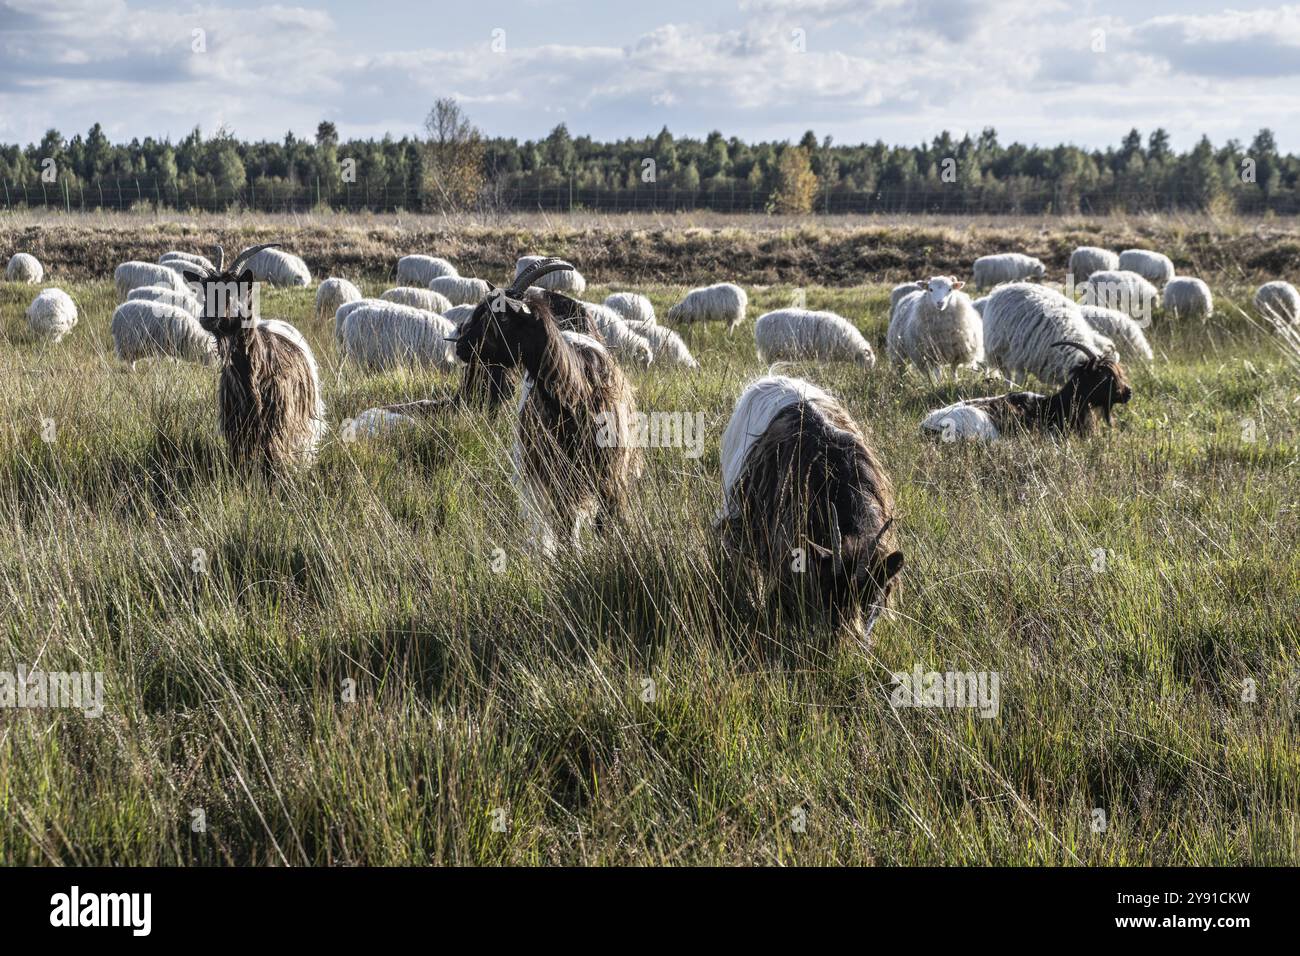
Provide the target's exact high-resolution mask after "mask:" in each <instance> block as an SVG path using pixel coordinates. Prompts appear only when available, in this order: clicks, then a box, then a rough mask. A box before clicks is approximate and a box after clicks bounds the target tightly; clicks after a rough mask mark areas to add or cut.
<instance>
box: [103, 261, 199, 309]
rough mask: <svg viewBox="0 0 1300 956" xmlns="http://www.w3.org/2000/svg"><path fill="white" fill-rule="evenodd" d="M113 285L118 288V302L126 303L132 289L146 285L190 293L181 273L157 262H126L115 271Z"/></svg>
mask: <svg viewBox="0 0 1300 956" xmlns="http://www.w3.org/2000/svg"><path fill="white" fill-rule="evenodd" d="M113 285H114V286H116V287H117V301H118V302H125V301H126V297H127V295H128V294H129V293H130V291H131V290H132V289H139V288H140V287H141V286H146V285H160V286H162V287H163V288H166V289H175V290H176V291H177V292H188V291H189V286H188V285H187V284H186V282H185V279H184V278H183V277H182V276H181V274H180V273H179V272H176V271H174V270H172V269H169V268H167V267H166V266H160V265H158V264H157V263H156V262H137V261H132V262H124V263H122V264H121V265H120V266H118V267H117V268H116V269H114V270H113Z"/></svg>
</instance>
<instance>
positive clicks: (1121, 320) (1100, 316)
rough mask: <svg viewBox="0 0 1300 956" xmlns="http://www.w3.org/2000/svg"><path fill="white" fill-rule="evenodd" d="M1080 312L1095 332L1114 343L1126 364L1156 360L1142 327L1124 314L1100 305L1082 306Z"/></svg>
mask: <svg viewBox="0 0 1300 956" xmlns="http://www.w3.org/2000/svg"><path fill="white" fill-rule="evenodd" d="M1079 311H1080V312H1081V313H1082V314H1083V320H1084V321H1085V322H1087V323H1088V324H1089V325H1090V326H1092V328H1093V330H1094V331H1097V332H1100V333H1101V334H1102V335H1104V336H1105V337H1106V338H1108V339H1110V340H1111V342H1112V343H1114V345H1115V349H1116V351H1117V352H1118V355H1119V358H1121V359H1123V360H1124V361H1126V362H1127V361H1129V360H1131V359H1139V360H1141V361H1143V362H1150V361H1151V360H1152V359H1154V358H1155V353H1154V352H1152V351H1151V343H1150V342H1148V341H1147V337H1146V333H1144V332H1143V331H1142V326H1140V325H1138V324H1137V322H1136V321H1134V320H1133V319H1132V318H1131V317H1129V316H1127V315H1125V314H1124V313H1123V312H1119V311H1117V310H1115V309H1103V308H1102V307H1101V306H1099V305H1081V306H1079Z"/></svg>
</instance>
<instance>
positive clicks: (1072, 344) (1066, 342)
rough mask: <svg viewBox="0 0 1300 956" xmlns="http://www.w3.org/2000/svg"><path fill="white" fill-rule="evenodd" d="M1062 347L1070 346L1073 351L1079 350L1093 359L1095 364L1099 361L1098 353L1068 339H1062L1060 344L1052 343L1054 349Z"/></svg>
mask: <svg viewBox="0 0 1300 956" xmlns="http://www.w3.org/2000/svg"><path fill="white" fill-rule="evenodd" d="M1061 346H1069V347H1070V348H1072V349H1078V350H1079V351H1080V352H1082V353H1083V354H1084V355H1086V356H1088V358H1090V359H1092V360H1093V361H1094V362H1095V361H1097V359H1098V355H1097V353H1096V352H1094V351H1093V350H1092V349H1090V348H1088V347H1087V346H1086V345H1081V344H1080V343H1078V342H1071V341H1069V340H1068V339H1061V341H1059V342H1053V343H1052V347H1053V348H1060V347H1061Z"/></svg>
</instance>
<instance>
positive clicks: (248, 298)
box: [184, 242, 277, 338]
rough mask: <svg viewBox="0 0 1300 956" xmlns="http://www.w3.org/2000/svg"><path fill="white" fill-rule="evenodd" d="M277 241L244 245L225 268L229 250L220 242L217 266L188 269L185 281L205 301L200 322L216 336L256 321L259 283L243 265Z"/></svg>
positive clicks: (250, 325)
mask: <svg viewBox="0 0 1300 956" xmlns="http://www.w3.org/2000/svg"><path fill="white" fill-rule="evenodd" d="M276 245H277V243H273V242H271V243H266V244H264V245H260V246H252V247H250V248H248V249H245V250H244V251H243V252H241V253H240V254H239V255H238V256H236V257H235V261H234V262H232V263H231V264H230V268H229V269H227V268H225V260H226V254H225V252H224V250H222V248H221V247H220V246H217V263H218V265H217V267H216V268H215V269H213V270H211V271H209V270H207V269H202V270H201V271H194V270H190V269H186V270H185V272H184V278H185V281H186V282H187V283H188V284H189V287H190V291H192V292H193V293H194V294H195V296H196V297H197V298H198V300H199V302H200V303H202V305H203V314H202V316H201V317H200V318H199V324H200V325H201V326H203V328H204V330H205V331H207V332H211V333H212V334H213V335H215V336H216V337H217V338H222V337H226V336H234V335H238V334H239V332H240V330H241V329H250V328H252V327H253V326H254V325H256V323H257V318H256V316H257V294H258V288H257V283H256V282H255V281H254V279H253V271H252V270H251V269H243V271H240V267H241V266H243V264H244V263H245V262H247V261H248V260H249V259H251V258H252V257H253V256H254V255H256V254H257V253H259V252H261V251H262V250H263V249H273V248H275V247H276Z"/></svg>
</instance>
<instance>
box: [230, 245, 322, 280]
mask: <svg viewBox="0 0 1300 956" xmlns="http://www.w3.org/2000/svg"><path fill="white" fill-rule="evenodd" d="M244 265H245V266H246V267H247V268H248V269H251V270H252V272H253V278H254V280H256V281H258V282H266V283H269V284H270V285H273V286H288V287H290V288H295V287H296V288H303V287H305V286H309V285H311V270H310V269H308V268H307V263H305V262H303V261H302V260H301V259H299V258H298V257H297V256H295V255H293V254H291V253H288V252H285V251H284V250H283V249H262V250H260V251H259V252H257V253H255V254H253V255H252V256H250V257H249V258H248V261H247V262H245V263H244Z"/></svg>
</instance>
